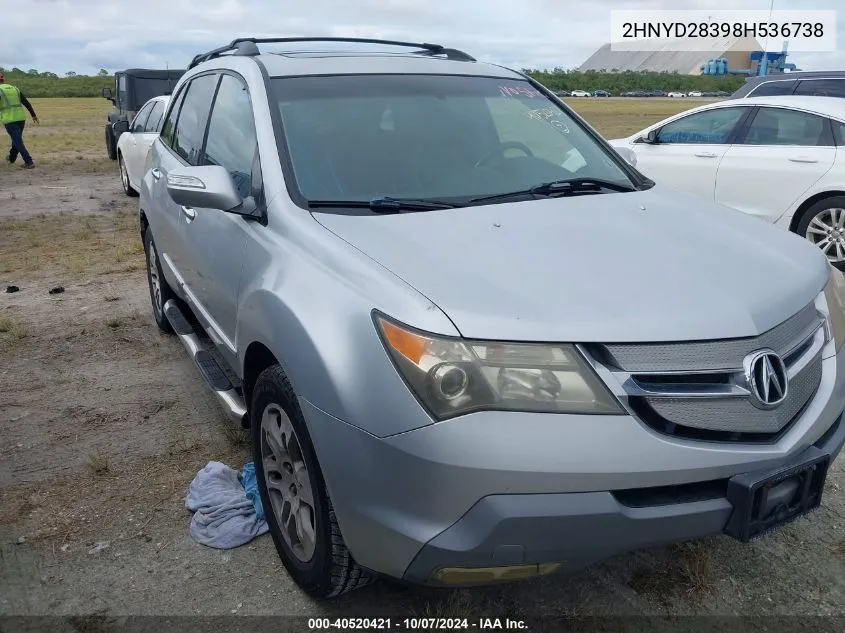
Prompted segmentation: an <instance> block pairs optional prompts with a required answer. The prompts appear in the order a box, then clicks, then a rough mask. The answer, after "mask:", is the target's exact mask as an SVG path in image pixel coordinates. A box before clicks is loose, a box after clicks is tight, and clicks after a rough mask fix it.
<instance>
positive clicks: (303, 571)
mask: <svg viewBox="0 0 845 633" xmlns="http://www.w3.org/2000/svg"><path fill="white" fill-rule="evenodd" d="M249 419H250V420H251V421H252V424H251V427H252V452H253V459H254V461H255V465H256V468H255V474H256V479H257V482H258V489H259V491H260V493H261V502H262V504H263V505H264V509H265V515H266V517H267V525H268V527H269V529H270V534H271V535H272V537H273V543H274V544H275V545H276V551H277V552H278V553H279V557H280V558H281V559H282V564H284V566H285V569H287V571H288V573H289V574H290V576H291V578H292V579H293V580H294V582H296V584H297V585H299V586H300V587H301V588H302V590H303V591H305V592H306V593H308V594H309V595H311V596H313V597H315V598H331V597H334V596H339V595H340V594H342V593H346V592H347V591H351V590H352V589H357V588H358V587H362V586H364V585H366V584H369V583H370V582H371V581H372V576H371V575H370V574H368V573H367V572H365V571H364V570H363V569H362V568H361V567H360V566H359V565H358V564H357V563H356V562H355V560H354V559H353V558H352V555H351V554H350V553H349V550H348V549H347V548H346V545H345V543H344V542H343V536H342V535H341V533H340V527H339V526H338V523H337V517H336V516H335V513H334V509H333V508H332V502H331V500H330V499H329V494H328V490H327V489H326V485H325V481H324V480H323V475H322V472H321V470H320V466H319V464H318V463H317V456H316V454H315V452H314V447H313V445H312V444H311V438H310V436H309V434H308V429H307V428H306V427H305V420H304V418H303V417H302V412H301V411H300V409H299V405H298V403H297V400H296V397H295V395H294V392H293V388H292V387H291V385H290V382H289V381H288V379H287V377H286V376H285V374H284V372H283V371H282V369H281V367H280V366H279V365H273V366H271V367H269V368H268V369H265V370H264V371H263V372H262V373H261V375H260V376H259V377H258V380H257V381H256V383H255V388H254V390H253V397H252V402H251V406H250V418H249Z"/></svg>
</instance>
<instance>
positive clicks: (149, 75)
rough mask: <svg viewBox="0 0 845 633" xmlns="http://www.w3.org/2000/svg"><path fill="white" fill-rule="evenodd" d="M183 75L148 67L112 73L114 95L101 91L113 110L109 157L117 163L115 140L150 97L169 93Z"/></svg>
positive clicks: (174, 71) (107, 149) (177, 71)
mask: <svg viewBox="0 0 845 633" xmlns="http://www.w3.org/2000/svg"><path fill="white" fill-rule="evenodd" d="M183 74H185V71H184V70H152V69H149V68H129V69H127V70H121V71H120V72H116V73H115V74H114V92H112V89H111V88H103V96H104V97H105V98H106V99H108V100H109V101H111V102H112V103H113V104H114V107H115V109H116V111H114V112H109V115H108V123H107V124H106V151H107V152H108V155H109V158H111V159H112V160H117V139H118V138H120V135H121V134H122V133H123V132H125V131H126V130H128V129H129V123H130V122H131V121H132V119H133V118H134V116H135V113H136V112H138V110H140V109H141V106H143V105H144V104H145V103H146V102H147V101H149V100H150V99H152V98H153V97H157V96H159V95H165V94H170V92H171V91H172V90H173V87H174V86H175V85H176V82H177V81H179V78H180V77H181V76H182V75H183Z"/></svg>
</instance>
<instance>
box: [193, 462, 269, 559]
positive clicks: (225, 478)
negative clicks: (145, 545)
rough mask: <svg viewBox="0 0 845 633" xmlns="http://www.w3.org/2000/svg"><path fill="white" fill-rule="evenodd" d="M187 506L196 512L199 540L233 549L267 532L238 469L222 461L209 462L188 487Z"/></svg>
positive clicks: (195, 519)
mask: <svg viewBox="0 0 845 633" xmlns="http://www.w3.org/2000/svg"><path fill="white" fill-rule="evenodd" d="M185 506H186V507H187V508H188V510H190V511H191V512H193V513H194V516H193V517H192V518H191V527H190V533H191V537H192V538H193V539H194V540H195V541H197V542H198V543H202V544H203V545H208V546H210V547H216V548H217V549H231V548H233V547H238V546H240V545H243V544H245V543H248V542H249V541H251V540H252V539H254V538H255V537H256V536H260V535H262V534H264V533H265V532H267V530H268V528H267V522H266V521H265V520H264V519H261V518H259V517H258V515H257V514H256V512H255V506H254V505H253V503H252V501H250V500H249V499H247V497H246V491H245V490H244V487H243V486H242V485H241V482H240V481H238V472H237V471H236V470H233V469H232V468H229V467H228V466H226V465H225V464H223V463H221V462H213V461H212V462H208V464H206V466H205V468H203V469H202V470H201V471H200V472H199V473H197V476H196V477H194V480H193V481H192V482H191V485H190V487H189V488H188V494H187V496H186V497H185Z"/></svg>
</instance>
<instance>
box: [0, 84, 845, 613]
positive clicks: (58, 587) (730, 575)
mask: <svg viewBox="0 0 845 633" xmlns="http://www.w3.org/2000/svg"><path fill="white" fill-rule="evenodd" d="M55 101H60V100H55ZM39 105H40V104H36V108H38V107H39ZM50 107H54V108H58V107H59V106H58V105H57V104H50ZM584 107H586V106H584ZM603 107H604V106H603ZM98 108H99V110H101V111H103V112H104V109H103V108H102V106H101V105H99V104H97V106H96V107H95V106H92V111H94V110H97V109H98ZM39 114H41V113H39ZM585 114H586V116H587V117H588V118H589V113H585ZM97 116H99V112H98V113H97ZM42 120H43V121H44V124H45V126H47V125H49V124H48V120H49V119H48V118H47V117H45V116H43V115H42ZM98 121H99V119H97V118H96V117H94V116H93V115H92V118H91V121H90V122H89V123H86V125H88V126H89V127H94V126H95V125H96V124H98ZM647 123H648V120H642V119H638V120H637V121H636V124H637V125H638V126H639V125H645V124H647ZM632 125H633V124H632ZM43 127H44V126H42V128H43ZM634 129H636V127H634ZM41 133H42V134H46V133H47V132H45V131H43V130H42V131H41ZM86 134H89V136H90V138H92V139H93V138H95V136H96V135H95V134H93V133H90V132H88V131H86ZM92 143H93V141H92ZM39 149H40V150H41V152H42V154H44V153H46V152H47V151H48V150H49V148H48V147H46V146H44V147H40V148H39ZM103 153H104V150H97V147H96V146H94V145H92V146H91V147H90V148H86V149H85V151H84V152H82V153H80V154H79V155H81V156H83V158H81V159H69V160H61V159H60V158H56V157H55V156H52V157H48V159H45V160H43V161H41V162H40V163H39V167H38V168H37V169H35V170H32V171H26V172H24V171H22V170H19V169H17V168H14V167H10V166H8V165H5V164H4V165H0V615H6V616H9V615H90V614H99V615H107V616H118V615H171V616H177V615H191V614H202V615H231V614H243V615H259V614H266V615H270V614H272V615H287V614H290V615H307V616H311V615H319V614H332V615H339V614H343V615H359V616H370V617H372V616H375V615H386V614H394V615H398V614H409V615H411V614H413V615H428V616H473V615H486V616H490V617H502V618H504V617H512V618H514V617H515V618H519V617H532V616H543V615H562V616H567V617H569V618H575V619H576V621H578V620H581V619H587V618H590V617H591V616H604V615H615V616H620V615H624V616H628V615H652V616H662V615H672V616H679V615H691V614H706V615H715V614H722V615H741V616H755V615H784V616H786V615H839V616H845V495H843V491H842V486H843V483H845V474H843V472H844V471H843V468H844V467H843V464H845V460H840V461H839V462H837V463H836V464H835V465H834V467H833V469H832V473H831V476H830V481H829V485H828V488H827V490H826V497H825V501H824V505H823V507H822V508H821V509H820V510H818V511H817V512H816V513H814V514H813V515H812V516H811V517H808V518H805V519H802V520H800V521H798V522H796V523H794V524H792V525H789V526H787V527H785V528H783V529H781V530H780V531H778V532H776V533H774V534H772V535H770V536H768V537H766V538H764V539H763V540H761V541H758V542H755V543H753V544H750V545H742V544H740V543H738V542H735V541H733V540H731V539H729V538H727V537H717V538H713V539H709V540H706V541H702V542H697V543H687V544H680V545H675V546H670V547H665V548H657V549H653V550H648V551H641V552H635V553H631V554H628V555H624V556H620V557H617V558H615V559H612V560H609V561H606V562H604V563H602V564H599V565H596V566H594V567H591V568H589V569H586V570H580V571H575V572H572V573H570V574H568V575H562V576H555V577H552V578H546V579H543V580H538V581H532V582H527V583H521V584H511V585H505V586H499V587H494V588H484V589H474V590H459V591H446V590H432V589H422V588H413V587H405V586H401V585H398V584H393V583H388V582H380V583H377V584H375V585H373V586H371V587H368V588H366V589H363V590H360V591H357V592H353V593H352V594H349V595H347V596H344V597H342V598H341V599H338V600H335V601H333V602H329V603H317V602H314V601H312V600H310V599H309V598H307V597H306V596H305V595H304V594H302V593H301V592H300V591H299V590H298V589H296V588H295V587H294V585H293V584H292V583H291V581H290V580H289V578H288V576H287V575H286V573H285V571H284V569H283V568H282V565H281V563H280V562H279V560H278V557H277V555H276V553H275V550H274V548H273V545H272V542H271V540H270V537H269V536H267V535H265V536H262V537H260V538H258V539H256V540H255V541H253V542H252V543H250V544H249V545H246V546H243V547H240V548H237V549H235V550H230V551H219V550H214V549H211V548H208V547H204V546H202V545H198V544H196V543H195V542H193V541H192V540H191V538H190V536H189V535H188V524H189V521H190V514H189V512H188V511H187V510H186V509H185V505H184V495H185V490H186V488H187V486H188V484H189V483H190V481H191V479H192V478H193V476H194V475H195V474H196V472H197V471H198V470H199V469H200V468H202V467H203V466H204V465H205V464H206V463H207V462H208V461H210V460H220V461H223V462H225V463H227V464H229V465H230V466H232V467H234V468H240V466H241V465H242V464H243V463H245V462H246V461H249V460H250V456H249V449H248V445H247V437H246V434H245V432H244V431H242V430H241V429H239V428H236V427H235V426H234V425H232V424H231V423H230V422H229V421H228V420H227V419H226V418H225V417H224V415H223V413H222V411H221V410H220V409H219V408H218V406H217V404H216V402H215V400H214V399H213V398H212V396H211V395H210V393H209V392H208V390H207V388H206V387H205V385H204V383H203V382H202V380H201V378H200V376H199V375H198V373H197V372H196V370H195V369H194V367H193V364H192V362H191V361H190V359H189V358H188V357H187V356H186V354H185V352H184V351H183V348H182V346H181V345H180V343H179V342H178V341H177V340H175V339H174V338H171V337H167V336H165V335H161V334H159V333H158V331H157V330H156V328H155V326H154V324H153V321H152V316H151V312H150V307H149V295H148V291H147V285H146V279H145V276H144V270H143V251H142V247H141V243H140V239H139V236H138V233H137V230H136V213H137V201H136V199H131V198H127V197H126V196H124V195H123V192H122V190H121V189H120V184H119V178H118V175H117V170H116V167H115V165H114V163H111V162H110V161H105V160H103V159H102V158H101V155H102V154H103ZM57 156H61V154H57ZM36 160H39V157H38V155H37V154H36ZM11 285H14V286H17V287H18V288H19V290H18V291H17V292H13V293H7V292H5V289H6V286H11ZM58 286H61V287H63V288H64V291H63V292H60V293H55V294H50V290H51V289H54V288H56V287H58ZM631 626H635V625H634V624H632V625H631ZM764 626H766V624H765V623H764V622H763V621H756V620H748V621H747V624H746V629H747V630H763V627H764ZM631 630H633V629H631Z"/></svg>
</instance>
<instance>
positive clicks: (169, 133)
mask: <svg viewBox="0 0 845 633" xmlns="http://www.w3.org/2000/svg"><path fill="white" fill-rule="evenodd" d="M185 92H186V89H185V87H182V89H181V90H180V91H179V93H178V94H177V95H176V97H175V98H174V99H173V102H172V104H171V106H170V112H169V113H168V115H167V118H166V119H165V121H164V126H162V128H161V134H160V135H159V137H160V138H161V140H162V141H163V142H164V144H165V145H167V146H168V147H171V148H172V147H173V132H174V131H175V130H176V118H177V117H178V116H179V110H180V109H181V107H182V101H184V99H185Z"/></svg>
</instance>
